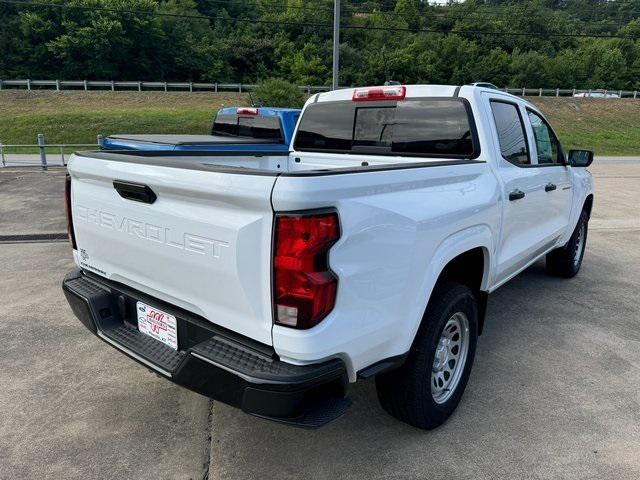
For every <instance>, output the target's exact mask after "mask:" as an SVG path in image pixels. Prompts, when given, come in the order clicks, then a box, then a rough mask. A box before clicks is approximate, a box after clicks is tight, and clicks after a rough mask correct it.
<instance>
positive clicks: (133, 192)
mask: <svg viewBox="0 0 640 480" xmlns="http://www.w3.org/2000/svg"><path fill="white" fill-rule="evenodd" d="M113 188H115V189H116V192H118V194H119V195H120V196H121V197H122V198H125V199H127V200H133V201H134V202H142V203H153V202H155V201H156V198H158V197H157V196H156V194H155V192H154V191H153V190H151V188H150V187H149V186H148V185H144V184H142V183H131V182H122V181H120V180H114V181H113Z"/></svg>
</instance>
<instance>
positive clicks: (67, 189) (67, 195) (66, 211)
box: [64, 174, 78, 250]
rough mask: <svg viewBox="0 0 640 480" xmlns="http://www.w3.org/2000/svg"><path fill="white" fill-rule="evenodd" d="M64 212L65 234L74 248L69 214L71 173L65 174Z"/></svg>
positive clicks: (71, 220)
mask: <svg viewBox="0 0 640 480" xmlns="http://www.w3.org/2000/svg"><path fill="white" fill-rule="evenodd" d="M64 214H65V215H66V217H67V235H68V236H69V242H71V246H72V247H73V249H74V250H77V249H78V247H76V235H75V233H73V217H72V216H71V175H69V174H67V178H66V181H65V182H64Z"/></svg>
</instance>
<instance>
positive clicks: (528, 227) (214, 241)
mask: <svg viewBox="0 0 640 480" xmlns="http://www.w3.org/2000/svg"><path fill="white" fill-rule="evenodd" d="M291 150H292V152H291V153H290V154H289V153H284V152H281V153H276V152H272V153H265V154H255V155H251V154H249V153H247V154H245V155H241V156H239V155H228V153H224V152H210V153H191V154H190V152H144V151H138V152H128V153H126V152H124V153H123V152H119V153H115V152H111V153H110V152H78V153H76V154H75V155H74V156H73V157H72V158H71V159H70V161H69V165H68V171H69V176H68V181H67V189H66V203H65V205H66V211H67V215H68V226H69V236H70V241H71V244H72V245H73V256H74V259H75V262H76V264H77V267H78V269H77V270H74V271H72V272H70V273H69V274H68V275H67V276H66V277H65V279H64V281H63V289H64V292H65V294H66V297H67V299H68V301H69V304H70V305H71V308H72V309H73V311H74V313H75V314H76V315H77V316H78V318H79V319H80V321H81V322H82V323H83V324H84V325H85V326H86V327H87V328H88V329H89V330H91V331H92V332H93V333H94V334H96V335H97V336H98V337H100V338H101V339H102V340H104V341H105V342H107V343H109V344H111V345H112V346H113V347H115V348H116V349H118V350H120V351H121V352H122V353H124V354H125V355H128V356H129V357H131V358H133V359H134V360H137V361H138V362H140V363H142V364H143V365H145V366H147V367H148V368H149V369H151V370H153V371H155V372H157V373H159V374H160V375H162V376H164V377H166V378H167V379H170V380H172V381H174V382H176V383H178V384H180V385H183V386H185V387H187V388H189V389H191V390H194V391H196V392H199V393H201V394H203V395H207V396H209V397H212V398H214V399H217V400H220V401H222V402H225V403H228V404H230V405H234V406H237V407H239V408H241V409H242V410H244V411H245V412H247V413H250V414H253V415H256V416H260V417H264V418H269V419H272V420H276V421H280V422H284V423H288V424H292V425H298V426H305V427H317V426H320V425H322V424H324V423H326V422H328V421H330V420H332V419H334V418H336V417H338V416H340V415H341V414H342V413H344V412H345V410H346V408H347V407H348V406H349V404H350V401H349V399H348V386H349V384H351V383H353V382H356V381H357V380H358V379H366V378H371V377H375V381H376V387H377V392H378V397H379V400H380V402H381V404H382V406H383V408H384V409H385V410H386V411H387V412H389V413H390V414H391V415H393V416H395V417H396V418H398V419H400V420H402V421H404V422H406V423H409V424H411V425H414V426H416V427H419V428H425V429H430V428H434V427H436V426H438V425H440V424H441V423H442V422H444V421H445V420H446V419H447V418H448V417H449V415H451V413H452V412H453V411H454V409H455V408H456V406H457V404H458V403H459V401H460V399H461V396H462V394H463V391H464V389H465V386H466V384H467V380H468V378H469V374H470V371H471V366H472V363H473V360H474V356H475V353H476V341H477V337H478V335H479V334H480V333H481V332H482V328H483V325H484V323H485V311H486V305H487V297H488V294H489V293H491V292H493V291H494V290H496V289H497V288H498V287H500V286H501V285H503V284H504V283H505V282H507V281H508V280H509V279H511V278H513V277H514V276H515V275H517V274H518V273H519V272H521V271H522V270H524V269H525V268H527V266H529V265H531V264H532V263H533V262H535V261H536V260H538V259H540V258H542V257H546V265H547V268H548V271H549V272H550V273H551V274H554V275H558V276H561V277H565V278H569V277H572V276H574V275H576V274H577V273H578V270H579V269H580V265H581V263H582V259H583V255H584V251H585V243H586V239H587V226H588V221H589V215H590V213H591V208H592V205H593V185H592V178H591V175H590V173H589V172H588V171H587V170H586V169H585V168H584V167H587V166H588V165H589V164H590V163H591V162H592V160H593V153H592V152H589V151H586V150H572V151H570V152H569V153H568V155H565V152H564V151H563V149H562V146H561V144H560V142H559V141H558V138H557V136H556V135H555V133H554V131H553V129H552V128H551V126H550V125H549V123H548V122H547V121H546V120H545V118H544V116H543V115H542V114H541V113H540V111H539V110H538V109H536V107H535V106H533V105H531V104H530V103H528V102H526V101H525V100H523V99H520V98H517V97H514V96H511V95H509V94H506V93H503V92H500V91H497V90H494V89H488V88H481V87H476V86H463V87H455V86H438V85H409V86H404V85H400V86H396V85H394V86H385V87H370V88H356V89H345V90H337V91H332V92H328V93H320V94H317V95H315V96H313V97H311V98H310V99H309V100H308V102H307V103H306V105H305V107H304V109H303V112H302V116H301V118H300V121H299V123H298V125H297V130H296V132H295V134H294V138H293V141H292V144H291Z"/></svg>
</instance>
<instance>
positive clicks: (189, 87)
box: [0, 79, 640, 99]
mask: <svg viewBox="0 0 640 480" xmlns="http://www.w3.org/2000/svg"><path fill="white" fill-rule="evenodd" d="M7 88H24V89H27V90H37V89H38V90H39V89H54V90H57V91H60V90H65V89H66V90H104V89H106V90H111V91H114V92H115V91H116V90H118V91H123V90H129V91H138V92H142V91H143V90H148V91H157V90H160V91H165V92H168V91H189V92H194V91H213V92H238V93H243V92H250V91H251V90H253V89H255V88H256V85H254V84H250V83H246V84H245V83H202V82H132V81H114V80H29V79H27V80H1V79H0V90H2V89H7ZM298 88H300V90H302V91H304V92H306V93H308V94H311V93H315V92H326V91H328V90H329V89H330V87H327V86H318V85H301V86H299V87H298ZM500 90H502V91H505V92H508V93H511V94H514V95H519V96H523V97H524V96H537V97H572V96H575V95H582V96H599V97H602V96H604V97H609V98H611V97H616V96H617V97H620V98H636V99H637V98H640V95H639V94H638V91H637V90H635V91H631V90H608V89H604V88H602V89H591V90H584V89H576V88H510V87H504V88H501V89H500Z"/></svg>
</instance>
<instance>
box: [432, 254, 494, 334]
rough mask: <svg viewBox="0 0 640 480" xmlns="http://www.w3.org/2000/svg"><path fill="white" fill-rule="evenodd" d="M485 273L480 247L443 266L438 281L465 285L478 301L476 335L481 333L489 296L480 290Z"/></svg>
mask: <svg viewBox="0 0 640 480" xmlns="http://www.w3.org/2000/svg"><path fill="white" fill-rule="evenodd" d="M484 272H485V250H484V249H483V248H481V247H478V248H474V249H472V250H468V251H466V252H464V253H462V254H460V255H458V256H457V257H455V258H453V259H452V260H450V261H449V263H447V264H446V265H445V267H444V268H443V269H442V272H441V273H440V276H439V277H438V281H441V280H449V281H452V282H456V283H461V284H462V285H466V286H467V287H469V288H470V289H471V291H472V292H473V294H474V295H475V296H476V299H477V301H478V334H480V333H482V329H483V327H484V319H485V315H486V310H487V299H488V297H489V294H488V293H487V292H483V291H482V290H481V286H482V278H483V277H484Z"/></svg>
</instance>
